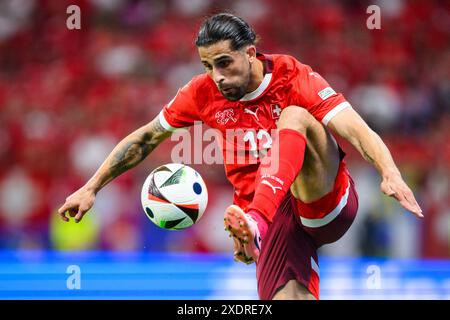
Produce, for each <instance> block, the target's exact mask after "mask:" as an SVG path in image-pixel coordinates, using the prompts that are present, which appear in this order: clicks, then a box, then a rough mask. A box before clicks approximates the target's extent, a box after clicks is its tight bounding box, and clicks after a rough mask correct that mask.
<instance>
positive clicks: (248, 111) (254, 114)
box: [244, 107, 259, 121]
mask: <svg viewBox="0 0 450 320" xmlns="http://www.w3.org/2000/svg"><path fill="white" fill-rule="evenodd" d="M258 110H259V107H256V109H255V112H253V111H252V110H250V109H248V108H245V109H244V112H245V113H249V114H251V115H252V116H254V117H255V119H256V120H257V121H259V118H258V115H257V112H258Z"/></svg>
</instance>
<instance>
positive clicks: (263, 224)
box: [247, 209, 270, 241]
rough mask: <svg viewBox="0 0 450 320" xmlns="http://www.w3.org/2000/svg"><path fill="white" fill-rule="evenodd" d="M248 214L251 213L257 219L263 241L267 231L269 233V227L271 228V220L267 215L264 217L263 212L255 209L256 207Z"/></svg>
mask: <svg viewBox="0 0 450 320" xmlns="http://www.w3.org/2000/svg"><path fill="white" fill-rule="evenodd" d="M247 215H249V216H250V217H252V218H253V220H255V221H256V223H257V227H258V230H259V233H260V236H261V241H262V239H264V237H265V235H266V233H267V229H268V228H269V225H270V222H269V221H268V220H267V218H266V217H264V215H263V214H261V213H259V212H258V211H256V210H254V209H250V210H249V211H248V212H247Z"/></svg>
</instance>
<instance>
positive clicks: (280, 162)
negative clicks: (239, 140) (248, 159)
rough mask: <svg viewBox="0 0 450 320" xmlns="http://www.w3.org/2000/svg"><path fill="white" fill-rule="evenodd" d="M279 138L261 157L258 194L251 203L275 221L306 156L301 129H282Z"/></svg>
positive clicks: (257, 185)
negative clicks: (277, 212) (274, 218)
mask: <svg viewBox="0 0 450 320" xmlns="http://www.w3.org/2000/svg"><path fill="white" fill-rule="evenodd" d="M277 138H278V139H276V138H275V139H274V141H273V144H272V148H271V149H270V150H269V152H268V153H267V155H266V156H265V157H264V158H263V159H262V161H261V165H260V166H259V169H258V172H257V174H256V179H255V186H256V187H255V196H254V198H253V201H252V203H251V204H250V206H249V209H250V210H255V211H257V212H258V213H260V214H261V215H262V216H263V218H264V219H265V220H266V222H268V223H271V222H272V220H273V217H274V216H275V213H276V211H277V209H278V207H279V206H280V204H281V201H282V200H283V198H284V196H285V195H286V193H287V192H288V190H289V188H290V187H291V185H292V183H293V182H294V180H295V178H296V177H297V175H298V174H299V172H300V170H301V168H302V165H303V159H304V157H305V147H306V138H305V137H304V136H303V135H302V134H301V133H300V132H298V131H296V130H292V129H281V130H280V131H279V133H278V137H277ZM254 215H255V214H254V213H253V212H252V216H254ZM255 220H257V221H258V219H255ZM260 231H261V230H260Z"/></svg>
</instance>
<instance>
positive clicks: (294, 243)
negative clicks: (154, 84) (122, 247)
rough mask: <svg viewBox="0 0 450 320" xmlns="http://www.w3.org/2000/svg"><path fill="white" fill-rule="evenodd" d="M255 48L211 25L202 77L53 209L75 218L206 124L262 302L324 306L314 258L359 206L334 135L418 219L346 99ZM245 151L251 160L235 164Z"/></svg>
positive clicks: (231, 220)
mask: <svg viewBox="0 0 450 320" xmlns="http://www.w3.org/2000/svg"><path fill="white" fill-rule="evenodd" d="M255 44H256V34H255V32H254V31H253V29H252V28H251V27H250V26H249V25H248V24H247V23H246V22H245V21H244V20H242V19H241V18H239V17H236V16H234V15H231V14H226V13H222V14H217V15H214V16H212V17H210V18H208V19H206V20H205V22H204V23H203V25H202V26H201V28H200V30H199V32H198V35H197V40H196V46H197V48H198V53H199V56H200V60H201V62H202V64H203V65H204V67H205V71H206V72H205V73H204V74H201V75H198V76H195V77H194V78H192V80H191V81H190V82H189V83H188V84H186V85H185V86H184V87H183V88H181V89H180V90H179V91H178V93H177V94H176V96H175V98H174V99H173V100H172V101H171V102H170V103H168V104H167V105H166V106H164V108H163V109H162V111H161V112H160V113H159V115H158V116H157V117H155V119H153V120H152V121H151V122H150V123H149V124H147V125H145V126H143V127H141V128H139V129H137V130H136V131H134V132H133V133H131V134H130V135H129V136H127V137H126V138H124V139H123V140H122V141H121V142H119V144H118V145H117V146H116V147H115V148H114V150H113V151H112V152H111V154H110V155H109V156H108V157H107V159H106V160H105V161H104V163H103V164H102V165H101V166H100V168H99V169H98V170H97V172H96V173H95V174H94V175H93V177H92V178H91V179H90V180H89V181H88V182H87V183H86V184H85V185H84V186H83V187H81V188H80V189H79V190H78V191H76V192H75V193H73V194H72V195H70V196H69V197H68V198H67V199H66V202H65V204H64V205H63V206H62V207H61V208H60V209H59V210H58V212H59V214H60V216H61V218H62V219H63V220H65V221H68V218H67V216H66V212H67V211H68V212H69V215H70V216H74V217H75V221H77V222H78V221H80V220H81V219H82V217H83V215H84V214H85V213H86V212H87V211H88V210H89V209H90V208H91V207H92V205H93V202H94V200H95V196H96V194H97V192H98V191H99V190H100V189H101V188H102V187H104V186H105V185H106V184H107V183H108V182H110V181H111V180H113V179H114V178H115V177H117V176H118V175H120V174H121V173H123V172H124V171H126V170H128V169H130V168H132V167H134V166H136V165H137V164H138V163H140V162H141V161H142V160H143V159H144V158H145V157H146V156H147V155H148V154H149V153H150V152H151V151H153V150H154V149H155V148H156V146H157V145H158V144H159V143H160V142H161V141H163V140H164V139H165V138H167V137H168V136H170V134H171V132H172V131H173V130H175V129H176V128H182V127H188V126H191V125H193V124H194V122H196V121H202V122H203V123H205V124H207V125H209V126H210V127H212V128H215V129H217V130H218V131H220V132H221V133H222V134H223V137H224V140H225V142H224V143H223V144H222V148H223V151H224V158H225V172H226V176H227V178H228V180H229V181H230V182H231V184H232V185H233V187H234V201H233V205H231V206H230V207H228V208H227V209H226V212H225V217H224V223H225V227H226V229H227V230H229V232H230V234H231V235H232V236H233V240H234V254H235V258H236V259H237V260H240V261H243V262H246V263H252V262H256V270H257V280H258V293H259V297H260V298H261V299H318V298H319V266H318V265H319V263H318V257H317V249H318V248H319V247H320V246H322V245H324V244H327V243H331V242H334V241H336V240H338V239H339V238H340V237H342V236H343V235H344V234H345V232H346V231H347V230H348V229H349V227H350V226H351V224H352V222H353V220H354V218H355V216H356V212H357V208H358V195H357V193H356V190H355V185H354V182H353V180H352V178H351V176H350V174H349V172H348V171H347V169H346V165H345V161H344V157H345V153H344V152H343V151H342V150H341V148H340V147H339V145H338V144H337V143H336V140H335V139H334V138H333V135H332V134H331V132H330V129H331V131H332V132H334V133H335V134H337V135H339V136H341V137H343V138H344V139H346V140H347V141H349V142H350V143H351V144H352V145H353V146H354V147H355V148H356V149H357V150H358V151H359V152H360V153H361V155H362V156H363V157H364V158H365V159H366V160H367V161H368V162H369V163H371V164H372V165H374V166H375V168H376V169H377V170H378V172H379V174H380V177H381V191H382V192H383V193H385V194H387V195H388V196H392V197H394V198H395V199H397V200H398V201H399V202H400V204H401V205H402V206H403V207H404V208H405V209H407V210H409V211H410V212H412V213H413V214H415V215H416V216H418V217H423V216H422V210H421V209H420V207H419V205H418V204H417V202H416V200H415V198H414V195H413V193H412V191H411V190H410V188H409V187H408V186H407V185H406V183H405V182H404V181H403V179H402V177H401V174H400V172H399V170H398V168H397V167H396V165H395V163H394V161H393V159H392V157H391V154H390V152H389V150H388V149H387V147H386V145H385V144H384V143H383V141H382V140H381V139H380V137H379V136H378V135H377V134H376V133H375V132H373V131H372V130H371V129H370V128H369V127H368V125H367V124H366V123H365V122H364V120H363V119H362V118H361V117H360V116H359V115H358V113H357V112H356V111H355V110H354V109H353V108H352V106H351V105H350V103H349V102H348V101H346V100H345V98H344V96H343V95H342V94H341V93H337V92H335V91H334V90H333V89H332V88H331V87H330V85H329V84H328V83H327V82H326V81H325V80H324V79H323V78H322V77H321V76H320V75H319V74H318V73H316V72H314V71H313V70H312V69H311V68H310V67H309V66H308V65H305V64H302V63H300V62H299V61H298V60H296V59H295V58H293V57H291V56H288V55H280V54H273V55H270V54H260V53H258V52H257V50H256V47H255ZM230 130H232V131H233V130H235V131H237V130H241V131H243V132H245V135H244V137H243V141H237V142H236V141H235V138H236V137H233V140H232V141H229V139H228V140H227V137H226V135H227V132H229V131H230ZM273 132H275V133H276V134H274V135H273V139H272V136H271V135H270V133H273ZM237 138H239V135H237ZM230 145H231V146H232V148H231V149H232V150H233V151H232V152H234V154H233V157H231V158H232V159H231V161H230V157H229V156H228V152H229V147H230ZM271 146H273V147H272V148H271ZM240 149H244V153H243V154H244V158H245V159H246V160H250V158H251V157H254V158H253V160H255V161H237V160H239V155H238V153H239V152H240V151H242V150H240ZM263 149H267V150H268V152H267V154H266V155H265V156H263V155H264V152H259V151H264V150H263ZM236 155H237V156H236ZM235 156H236V157H235ZM261 158H262V159H261Z"/></svg>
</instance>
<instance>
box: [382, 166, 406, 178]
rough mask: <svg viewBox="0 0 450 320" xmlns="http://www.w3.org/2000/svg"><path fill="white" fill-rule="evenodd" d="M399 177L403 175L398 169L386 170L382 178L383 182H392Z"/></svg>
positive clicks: (383, 171)
mask: <svg viewBox="0 0 450 320" xmlns="http://www.w3.org/2000/svg"><path fill="white" fill-rule="evenodd" d="M398 177H401V174H400V171H399V170H398V169H397V168H386V169H383V170H382V171H381V178H382V179H383V180H390V179H392V178H398Z"/></svg>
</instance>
